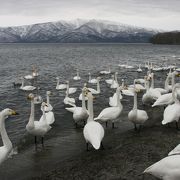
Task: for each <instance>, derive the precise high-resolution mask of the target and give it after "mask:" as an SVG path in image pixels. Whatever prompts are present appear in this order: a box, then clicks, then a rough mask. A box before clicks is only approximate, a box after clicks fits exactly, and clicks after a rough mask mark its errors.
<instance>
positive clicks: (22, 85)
mask: <svg viewBox="0 0 180 180" xmlns="http://www.w3.org/2000/svg"><path fill="white" fill-rule="evenodd" d="M21 87H22V88H23V87H24V79H22V84H21Z"/></svg>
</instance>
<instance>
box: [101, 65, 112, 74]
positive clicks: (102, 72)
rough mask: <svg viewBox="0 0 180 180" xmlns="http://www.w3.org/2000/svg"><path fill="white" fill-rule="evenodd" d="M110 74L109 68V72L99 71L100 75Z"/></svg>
mask: <svg viewBox="0 0 180 180" xmlns="http://www.w3.org/2000/svg"><path fill="white" fill-rule="evenodd" d="M110 73H111V68H110V66H109V70H108V71H100V74H110Z"/></svg>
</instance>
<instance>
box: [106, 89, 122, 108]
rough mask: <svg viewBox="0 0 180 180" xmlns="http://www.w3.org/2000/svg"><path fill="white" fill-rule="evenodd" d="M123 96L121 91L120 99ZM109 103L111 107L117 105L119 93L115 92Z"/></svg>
mask: <svg viewBox="0 0 180 180" xmlns="http://www.w3.org/2000/svg"><path fill="white" fill-rule="evenodd" d="M122 98H123V97H122V95H121V93H120V94H119V99H120V100H121V99H122ZM109 105H110V106H111V107H115V106H117V93H116V92H115V93H114V94H113V96H112V97H109Z"/></svg>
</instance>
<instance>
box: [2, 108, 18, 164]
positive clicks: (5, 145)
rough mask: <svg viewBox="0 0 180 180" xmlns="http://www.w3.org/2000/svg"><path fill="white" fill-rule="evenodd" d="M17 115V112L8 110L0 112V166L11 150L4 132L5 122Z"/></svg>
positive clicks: (10, 143) (9, 142) (11, 147)
mask: <svg viewBox="0 0 180 180" xmlns="http://www.w3.org/2000/svg"><path fill="white" fill-rule="evenodd" d="M17 114H18V113H17V112H15V111H14V110H12V109H9V108H7V109H4V110H2V111H1V112H0V133H1V138H2V142H3V146H1V147H0V165H1V164H2V163H3V162H4V161H5V160H6V159H7V158H8V156H9V155H10V153H11V152H12V150H13V146H12V142H11V140H10V139H9V137H8V135H7V132H6V128H5V121H6V119H7V118H8V116H12V115H17Z"/></svg>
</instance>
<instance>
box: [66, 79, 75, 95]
mask: <svg viewBox="0 0 180 180" xmlns="http://www.w3.org/2000/svg"><path fill="white" fill-rule="evenodd" d="M66 83H67V90H66V91H67V92H68V94H74V93H75V92H76V91H77V88H74V87H73V88H70V87H69V81H66Z"/></svg>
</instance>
